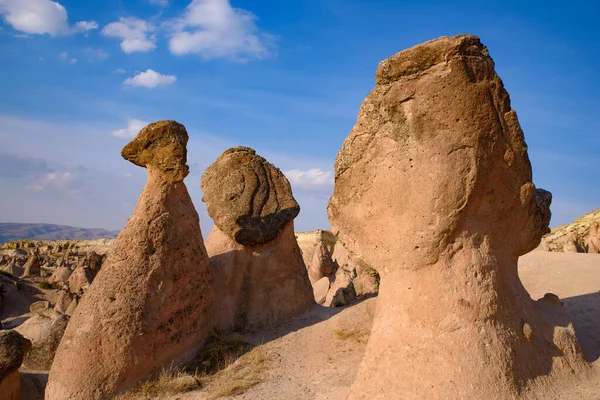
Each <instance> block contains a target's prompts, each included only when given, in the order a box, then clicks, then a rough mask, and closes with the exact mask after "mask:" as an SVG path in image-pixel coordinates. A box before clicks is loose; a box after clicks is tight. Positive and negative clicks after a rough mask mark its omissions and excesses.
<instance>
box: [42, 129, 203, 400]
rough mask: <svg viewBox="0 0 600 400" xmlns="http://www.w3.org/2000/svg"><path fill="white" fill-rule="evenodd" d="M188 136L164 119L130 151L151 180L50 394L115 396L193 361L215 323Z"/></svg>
mask: <svg viewBox="0 0 600 400" xmlns="http://www.w3.org/2000/svg"><path fill="white" fill-rule="evenodd" d="M187 140H188V136H187V133H186V131H185V128H184V127H183V125H181V124H179V123H177V122H174V121H161V122H157V123H154V124H150V125H149V126H148V127H146V128H144V129H143V130H142V131H141V132H140V133H139V134H138V136H137V137H136V138H135V139H134V140H133V141H132V142H131V143H130V144H128V145H127V146H126V147H125V149H124V150H123V156H124V157H125V158H126V159H128V160H130V161H132V162H134V163H135V164H137V165H142V166H145V167H146V168H147V169H148V183H147V184H146V187H145V188H144V190H143V192H142V194H141V195H140V199H139V201H138V204H137V206H136V208H135V211H134V213H133V215H132V216H131V218H130V219H129V220H128V222H127V226H126V227H125V228H124V229H123V230H122V231H121V233H120V234H119V237H118V238H117V241H116V243H115V245H114V248H113V250H112V252H111V253H110V255H109V257H108V259H107V260H106V262H105V263H104V265H103V266H102V269H101V270H100V272H99V273H98V275H97V277H96V278H95V280H94V284H93V285H91V286H90V288H89V290H88V291H87V292H86V293H85V295H84V296H83V298H82V299H81V302H80V304H79V306H78V307H77V309H76V310H75V313H74V314H73V317H72V318H71V321H70V322H69V324H68V327H67V330H66V332H65V335H64V337H63V340H62V341H61V343H60V346H59V348H58V351H57V353H56V357H55V360H54V364H53V365H52V369H51V371H50V376H49V382H48V386H47V389H46V398H47V399H50V400H54V399H56V400H58V399H60V400H63V399H82V400H83V399H86V400H88V399H105V398H113V397H114V396H115V395H117V394H118V393H122V392H124V391H127V390H129V389H132V388H133V387H135V386H136V385H137V384H138V383H139V382H140V381H141V380H143V379H146V378H149V377H151V376H152V375H154V374H156V373H158V372H160V370H161V369H162V368H163V367H170V366H177V365H179V364H181V363H183V362H186V361H188V360H189V359H190V358H192V357H193V356H194V354H195V353H196V351H197V349H198V347H199V346H201V345H202V343H203V342H204V340H205V338H206V336H207V334H208V332H209V330H210V329H212V327H213V325H212V320H213V315H212V304H213V298H214V292H213V280H212V275H211V271H210V268H209V260H208V257H207V255H206V250H205V248H204V244H203V240H202V234H201V232H200V225H199V219H198V214H197V213H196V210H195V209H194V205H193V203H192V200H191V198H190V196H189V194H188V192H187V189H186V187H185V185H184V183H183V178H184V177H185V176H186V175H187V172H188V167H187V165H186V155H187V153H186V144H187Z"/></svg>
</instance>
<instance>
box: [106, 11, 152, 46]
mask: <svg viewBox="0 0 600 400" xmlns="http://www.w3.org/2000/svg"><path fill="white" fill-rule="evenodd" d="M155 30H156V27H155V26H154V25H153V24H151V23H150V22H148V21H144V20H143V19H139V18H123V17H121V18H119V20H118V21H116V22H112V23H110V24H108V25H106V26H105V27H104V29H102V34H103V35H105V36H108V37H114V38H118V39H121V50H123V51H124V52H125V53H135V52H147V51H151V50H154V49H156V35H155V34H154V31H155Z"/></svg>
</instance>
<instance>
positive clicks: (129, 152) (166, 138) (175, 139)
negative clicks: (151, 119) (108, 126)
mask: <svg viewBox="0 0 600 400" xmlns="http://www.w3.org/2000/svg"><path fill="white" fill-rule="evenodd" d="M187 142H188V134H187V131H186V130H185V126H183V125H182V124H180V123H179V122H175V121H159V122H155V123H153V124H150V125H148V126H147V127H145V128H144V129H142V130H141V132H140V133H139V134H138V135H137V136H136V137H135V139H133V140H132V141H131V142H130V143H129V144H128V145H127V146H125V147H124V148H123V151H121V156H122V157H123V158H124V159H126V160H128V161H130V162H132V163H133V164H135V165H138V166H140V167H144V168H150V167H152V168H153V169H156V170H158V171H160V172H161V176H162V179H164V180H167V181H169V182H181V181H183V179H184V178H185V177H186V176H187V175H188V173H189V171H190V168H189V167H188V165H187Z"/></svg>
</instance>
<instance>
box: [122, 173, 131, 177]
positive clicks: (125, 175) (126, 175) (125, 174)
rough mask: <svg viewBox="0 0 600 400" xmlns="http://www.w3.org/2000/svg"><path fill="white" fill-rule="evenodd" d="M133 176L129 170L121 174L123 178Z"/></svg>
mask: <svg viewBox="0 0 600 400" xmlns="http://www.w3.org/2000/svg"><path fill="white" fill-rule="evenodd" d="M132 176H133V174H132V173H131V172H125V173H124V174H123V178H131V177H132Z"/></svg>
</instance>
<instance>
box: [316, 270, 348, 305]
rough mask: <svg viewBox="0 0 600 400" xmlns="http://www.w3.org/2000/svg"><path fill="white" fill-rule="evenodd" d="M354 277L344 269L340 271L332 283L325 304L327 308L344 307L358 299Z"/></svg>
mask: <svg viewBox="0 0 600 400" xmlns="http://www.w3.org/2000/svg"><path fill="white" fill-rule="evenodd" d="M352 278H353V277H352V275H351V274H350V273H348V271H346V270H344V269H343V268H340V269H338V271H337V273H336V274H335V278H334V280H333V282H332V283H331V286H330V288H329V291H328V292H327V296H326V297H325V302H324V303H323V305H324V306H326V307H342V306H345V305H347V304H348V303H350V302H351V301H352V300H355V299H356V292H355V290H354V284H353V282H352V280H353V279H352Z"/></svg>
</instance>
